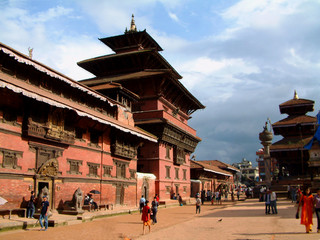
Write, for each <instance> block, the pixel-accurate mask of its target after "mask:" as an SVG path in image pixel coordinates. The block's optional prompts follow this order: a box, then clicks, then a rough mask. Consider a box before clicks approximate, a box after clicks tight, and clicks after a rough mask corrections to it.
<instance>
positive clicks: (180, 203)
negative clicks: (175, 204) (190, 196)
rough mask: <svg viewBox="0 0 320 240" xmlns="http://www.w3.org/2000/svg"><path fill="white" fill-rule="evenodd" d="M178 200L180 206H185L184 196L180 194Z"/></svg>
mask: <svg viewBox="0 0 320 240" xmlns="http://www.w3.org/2000/svg"><path fill="white" fill-rule="evenodd" d="M178 196H179V197H178V201H179V205H180V206H183V200H182V197H181V195H180V194H178Z"/></svg>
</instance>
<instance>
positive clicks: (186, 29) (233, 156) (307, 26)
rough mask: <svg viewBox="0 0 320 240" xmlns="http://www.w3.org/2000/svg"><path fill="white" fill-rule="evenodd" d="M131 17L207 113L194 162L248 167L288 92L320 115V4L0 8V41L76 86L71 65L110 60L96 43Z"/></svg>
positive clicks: (179, 0)
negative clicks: (246, 163) (95, 59)
mask: <svg viewBox="0 0 320 240" xmlns="http://www.w3.org/2000/svg"><path fill="white" fill-rule="evenodd" d="M131 14H134V15H135V20H136V25H137V28H138V30H144V29H146V30H147V32H148V33H149V34H150V35H151V36H152V37H153V38H154V39H155V40H156V41H157V42H158V43H159V44H160V46H161V47H162V48H163V49H164V51H163V52H162V53H161V54H162V55H163V56H164V57H165V58H166V59H167V60H168V61H169V63H170V64H171V65H172V66H173V67H174V68H175V69H176V70H177V71H178V72H179V73H180V74H181V75H182V76H183V79H182V80H181V82H182V83H183V84H184V85H185V86H186V87H187V89H188V90H189V91H190V92H191V93H192V94H193V95H194V96H196V97H197V98H198V99H199V100H200V101H201V102H202V103H203V104H204V105H205V106H206V109H205V110H200V111H197V112H195V113H194V114H193V115H192V119H191V120H190V125H191V126H192V127H193V128H195V129H196V130H197V134H198V136H199V137H201V138H202V139H203V140H202V142H201V143H200V144H199V145H198V147H197V150H196V152H195V153H194V154H195V155H196V159H197V160H211V159H219V160H221V161H224V162H227V163H233V162H239V161H241V159H242V158H247V159H248V160H251V161H253V162H255V159H256V156H255V152H256V150H258V149H259V148H261V145H260V143H259V139H258V134H259V132H261V131H262V130H263V126H264V122H265V121H266V119H267V118H268V117H270V119H271V121H272V122H276V121H278V120H280V119H282V118H285V117H286V115H280V112H279V104H281V103H283V102H285V101H287V100H289V99H291V98H293V93H294V90H297V92H298V95H299V97H300V98H306V99H311V100H314V101H315V102H316V105H315V112H313V113H310V115H312V116H315V115H316V113H317V112H318V111H319V110H320V109H319V102H320V99H319V94H318V92H319V87H320V86H319V85H320V79H319V78H320V48H319V42H320V21H319V19H320V1H319V0H259V1H253V0H237V1H236V0H201V1H199V0H157V1H156V0H135V1H132V0H122V1H118V0H116V1H113V0H107V1H103V0H90V1H86V0H60V1H58V0H36V1H32V0H0V42H2V43H4V44H7V45H9V46H11V47H13V48H15V49H17V50H18V51H21V52H23V53H25V54H27V53H28V47H32V48H34V51H33V58H34V59H36V60H37V61H40V62H42V63H44V64H46V65H48V66H50V67H52V68H54V69H56V70H58V71H60V72H61V73H63V74H66V75H68V76H69V77H71V78H73V79H75V80H79V79H83V78H88V77H91V76H92V75H90V74H89V73H88V72H86V71H85V70H83V69H81V68H80V67H78V66H77V65H76V63H77V62H79V61H81V60H84V59H87V58H91V57H96V56H101V55H106V54H110V53H112V52H111V50H110V49H108V48H107V47H106V46H105V45H104V44H102V43H101V42H100V41H99V40H98V38H103V37H108V36H113V35H120V34H122V33H123V32H124V30H125V28H126V27H129V26H130V20H131ZM276 139H279V137H277V138H276Z"/></svg>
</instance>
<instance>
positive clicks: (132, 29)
mask: <svg viewBox="0 0 320 240" xmlns="http://www.w3.org/2000/svg"><path fill="white" fill-rule="evenodd" d="M136 31H137V27H136V24H135V22H134V15H133V14H132V19H131V26H130V32H136Z"/></svg>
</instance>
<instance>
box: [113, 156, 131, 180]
mask: <svg viewBox="0 0 320 240" xmlns="http://www.w3.org/2000/svg"><path fill="white" fill-rule="evenodd" d="M114 163H115V165H116V167H117V169H116V174H117V175H116V177H117V178H126V169H127V168H126V167H127V165H128V163H126V162H122V161H117V160H114Z"/></svg>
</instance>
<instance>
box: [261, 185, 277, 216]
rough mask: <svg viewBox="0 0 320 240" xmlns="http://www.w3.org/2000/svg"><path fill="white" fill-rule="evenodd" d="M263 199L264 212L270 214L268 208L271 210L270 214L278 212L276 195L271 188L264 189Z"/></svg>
mask: <svg viewBox="0 0 320 240" xmlns="http://www.w3.org/2000/svg"><path fill="white" fill-rule="evenodd" d="M263 199H264V202H265V206H266V209H265V213H266V215H267V214H270V208H271V211H272V214H278V209H277V195H276V193H275V192H274V191H272V189H266V191H265V192H264V193H263Z"/></svg>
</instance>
